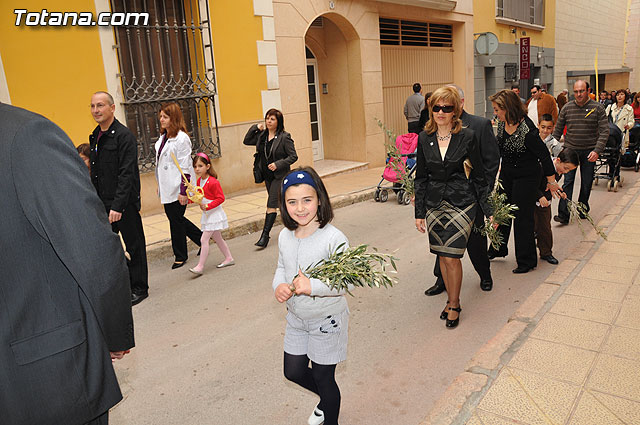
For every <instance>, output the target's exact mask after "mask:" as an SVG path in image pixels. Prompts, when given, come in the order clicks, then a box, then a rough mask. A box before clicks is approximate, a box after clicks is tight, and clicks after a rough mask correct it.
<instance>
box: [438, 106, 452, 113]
mask: <svg viewBox="0 0 640 425" xmlns="http://www.w3.org/2000/svg"><path fill="white" fill-rule="evenodd" d="M440 111H442V112H444V113H445V114H450V113H451V112H453V105H446V106H440V105H433V112H434V113H436V112H440Z"/></svg>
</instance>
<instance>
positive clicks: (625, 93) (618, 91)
mask: <svg viewBox="0 0 640 425" xmlns="http://www.w3.org/2000/svg"><path fill="white" fill-rule="evenodd" d="M618 93H624V103H627V100H629V94H628V93H627V91H626V90H625V89H618V90H616V97H618ZM617 101H618V99H616V102H617Z"/></svg>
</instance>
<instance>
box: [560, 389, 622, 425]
mask: <svg viewBox="0 0 640 425" xmlns="http://www.w3.org/2000/svg"><path fill="white" fill-rule="evenodd" d="M603 424H607V425H626V424H625V423H624V422H622V421H621V420H620V419H619V418H618V417H616V414H615V413H614V412H613V411H611V409H610V408H608V407H607V406H606V405H604V404H602V403H601V402H600V401H599V400H598V399H596V398H595V397H594V396H593V395H592V394H591V393H590V392H583V393H582V395H581V397H580V401H578V407H577V409H576V411H575V413H574V414H573V417H572V418H571V421H570V422H569V425H603Z"/></svg>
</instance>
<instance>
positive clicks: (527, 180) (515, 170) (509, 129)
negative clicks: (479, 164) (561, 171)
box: [489, 90, 560, 273]
mask: <svg viewBox="0 0 640 425" xmlns="http://www.w3.org/2000/svg"><path fill="white" fill-rule="evenodd" d="M489 100H490V101H491V103H492V104H493V112H494V113H495V114H496V115H497V117H498V119H499V120H500V122H499V123H498V134H497V139H498V146H499V148H500V156H501V157H502V165H501V170H500V180H501V181H502V187H503V190H504V192H505V193H506V195H507V202H508V203H510V204H515V205H516V206H517V207H518V210H517V211H516V212H515V220H514V231H513V235H514V239H515V247H516V261H517V264H518V266H517V267H516V268H515V269H513V272H514V273H527V272H528V271H529V270H533V269H535V268H536V266H537V265H538V259H537V256H536V241H535V236H534V234H533V228H534V209H535V206H536V201H537V199H536V193H537V192H536V188H537V186H538V170H539V167H540V165H542V170H543V173H544V175H545V176H546V178H547V189H548V190H551V192H552V194H554V195H555V196H557V195H556V192H558V191H559V190H560V186H559V185H558V183H557V182H556V179H555V175H556V170H555V168H554V166H553V162H552V161H551V154H550V153H549V150H548V149H547V147H546V145H545V144H544V142H543V141H542V139H540V135H539V132H538V129H537V128H536V126H535V125H534V124H533V121H531V119H530V118H529V117H528V116H527V109H526V108H525V107H524V105H523V104H522V102H520V99H519V98H518V96H517V95H515V94H514V93H513V92H512V91H511V90H501V91H499V92H498V93H496V94H494V95H493V96H490V97H489ZM499 231H500V233H501V234H502V237H503V243H502V245H501V246H500V248H499V249H498V250H497V251H496V250H494V249H493V248H489V259H493V258H496V257H506V256H507V243H508V241H509V234H510V233H511V223H507V224H504V225H502V226H500V227H499Z"/></svg>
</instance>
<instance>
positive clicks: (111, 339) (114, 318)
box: [11, 119, 134, 351]
mask: <svg viewBox="0 0 640 425" xmlns="http://www.w3.org/2000/svg"><path fill="white" fill-rule="evenodd" d="M16 140H19V143H14V144H13V149H12V159H11V161H12V173H13V179H14V182H15V186H16V191H17V193H18V199H19V202H20V204H21V205H22V208H23V210H24V212H25V216H26V217H27V219H28V220H29V222H30V223H31V224H32V225H33V227H34V229H36V231H37V232H38V233H39V235H40V237H41V238H42V239H43V240H45V241H46V242H47V243H49V244H50V245H51V246H52V248H53V249H54V250H55V252H56V255H57V256H58V257H59V258H60V260H61V261H62V262H63V263H64V265H65V266H66V267H67V269H68V270H69V272H70V273H71V275H72V276H73V278H74V280H75V281H76V282H77V284H78V287H79V291H80V294H81V296H84V297H85V298H86V300H87V301H88V305H89V306H90V308H91V312H86V313H85V314H91V313H92V314H93V315H94V316H95V318H96V320H97V322H98V324H99V326H100V329H101V330H102V334H103V337H104V339H105V341H106V344H107V346H108V347H109V350H110V351H123V350H127V349H129V348H132V347H133V346H134V336H133V317H132V315H131V293H130V289H129V273H128V270H127V267H126V264H125V258H124V252H123V250H122V245H121V243H120V239H119V237H118V236H117V235H116V234H114V233H113V232H112V230H111V226H110V225H109V223H108V221H107V216H106V215H105V213H104V206H103V204H102V202H101V201H100V199H99V198H98V195H97V194H96V192H95V189H94V188H93V186H92V185H91V182H90V179H89V176H88V174H87V169H86V167H85V165H84V164H83V163H82V161H81V160H80V158H79V157H78V154H77V152H76V150H75V149H74V147H73V144H72V143H71V140H69V138H68V137H67V135H66V134H64V132H63V131H62V130H60V128H58V127H57V126H56V125H54V124H53V123H51V122H50V121H48V120H45V119H38V120H33V121H31V122H30V123H29V124H27V125H26V126H25V127H24V128H23V129H22V130H21V131H20V133H18V135H17V136H16ZM34 152H35V153H37V154H34ZM27 164H28V166H26V165H27ZM33 170H38V171H39V173H41V178H40V179H39V181H38V182H37V184H33Z"/></svg>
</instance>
